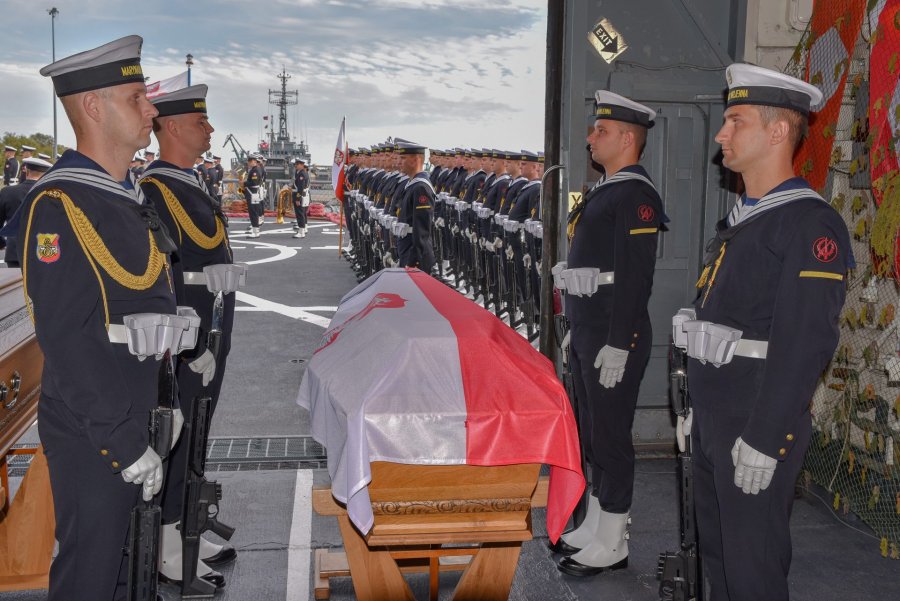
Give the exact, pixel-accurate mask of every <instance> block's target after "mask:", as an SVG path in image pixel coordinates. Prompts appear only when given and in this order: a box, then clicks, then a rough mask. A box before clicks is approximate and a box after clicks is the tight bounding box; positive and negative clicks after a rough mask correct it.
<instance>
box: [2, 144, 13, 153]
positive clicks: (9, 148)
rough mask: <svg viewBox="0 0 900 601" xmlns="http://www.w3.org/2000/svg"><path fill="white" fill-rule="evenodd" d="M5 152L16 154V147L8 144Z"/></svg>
mask: <svg viewBox="0 0 900 601" xmlns="http://www.w3.org/2000/svg"><path fill="white" fill-rule="evenodd" d="M3 150H4V151H6V152H16V147H15V146H9V145H8V144H7V145H6V148H4V149H3Z"/></svg>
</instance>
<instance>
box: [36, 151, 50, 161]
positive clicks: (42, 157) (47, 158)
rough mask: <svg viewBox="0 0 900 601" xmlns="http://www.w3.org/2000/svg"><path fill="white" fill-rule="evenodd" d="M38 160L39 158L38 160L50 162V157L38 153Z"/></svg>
mask: <svg viewBox="0 0 900 601" xmlns="http://www.w3.org/2000/svg"><path fill="white" fill-rule="evenodd" d="M38 158H39V159H44V160H45V161H49V160H50V155H49V154H44V153H43V152H39V153H38Z"/></svg>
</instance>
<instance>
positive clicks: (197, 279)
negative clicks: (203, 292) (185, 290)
mask: <svg viewBox="0 0 900 601" xmlns="http://www.w3.org/2000/svg"><path fill="white" fill-rule="evenodd" d="M184 283H185V284H188V285H190V286H206V274H205V273H203V272H202V271H185V272H184Z"/></svg>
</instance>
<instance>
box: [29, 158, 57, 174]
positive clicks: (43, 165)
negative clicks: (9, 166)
mask: <svg viewBox="0 0 900 601" xmlns="http://www.w3.org/2000/svg"><path fill="white" fill-rule="evenodd" d="M22 163H24V164H25V167H27V168H28V169H30V170H32V171H46V170H48V169H50V168H51V167H53V165H52V164H51V163H50V162H49V161H45V160H44V159H38V158H35V157H28V158H27V159H22Z"/></svg>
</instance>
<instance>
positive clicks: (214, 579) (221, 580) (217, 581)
mask: <svg viewBox="0 0 900 601" xmlns="http://www.w3.org/2000/svg"><path fill="white" fill-rule="evenodd" d="M200 579H201V580H206V581H207V582H209V583H210V584H211V585H213V586H214V587H216V592H219V591H221V590H222V589H223V588H225V576H223V575H222V574H221V573H220V572H217V571H215V570H213V571H212V572H209V573H208V574H204V575H203V576H201V577H200ZM159 581H160V582H163V583H165V584H171V585H173V586H177V587H178V588H179V589H180V588H181V580H175V579H174V578H169V577H168V576H166V575H165V574H163V573H162V572H160V573H159Z"/></svg>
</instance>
